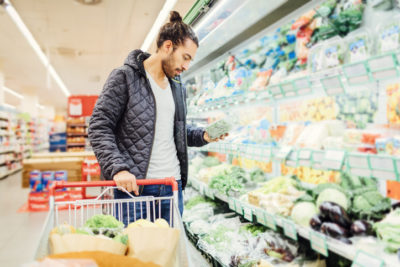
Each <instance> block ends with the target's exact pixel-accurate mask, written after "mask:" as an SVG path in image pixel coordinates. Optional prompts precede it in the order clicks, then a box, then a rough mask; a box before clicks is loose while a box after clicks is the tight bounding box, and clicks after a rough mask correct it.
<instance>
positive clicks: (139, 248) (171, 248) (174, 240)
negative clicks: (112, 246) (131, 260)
mask: <svg viewBox="0 0 400 267" xmlns="http://www.w3.org/2000/svg"><path fill="white" fill-rule="evenodd" d="M125 232H126V233H127V234H128V236H129V251H128V256H131V257H135V258H138V259H140V260H142V261H144V262H154V263H156V264H158V265H160V266H162V267H177V266H179V265H178V264H179V263H178V261H177V259H178V257H177V247H178V243H179V234H180V232H179V230H177V229H173V228H148V227H143V228H129V229H126V230H125Z"/></svg>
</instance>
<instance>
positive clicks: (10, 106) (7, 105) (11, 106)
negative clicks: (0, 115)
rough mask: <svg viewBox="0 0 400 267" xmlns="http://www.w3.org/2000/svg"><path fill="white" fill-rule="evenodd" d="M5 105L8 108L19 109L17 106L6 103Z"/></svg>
mask: <svg viewBox="0 0 400 267" xmlns="http://www.w3.org/2000/svg"><path fill="white" fill-rule="evenodd" d="M3 106H5V107H6V108H11V109H17V108H16V107H15V106H13V105H10V104H7V103H4V104H3Z"/></svg>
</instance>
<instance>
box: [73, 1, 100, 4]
mask: <svg viewBox="0 0 400 267" xmlns="http://www.w3.org/2000/svg"><path fill="white" fill-rule="evenodd" d="M75 1H76V2H78V3H80V4H84V5H97V4H100V2H101V0H75Z"/></svg>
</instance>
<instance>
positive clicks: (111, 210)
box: [35, 178, 191, 267]
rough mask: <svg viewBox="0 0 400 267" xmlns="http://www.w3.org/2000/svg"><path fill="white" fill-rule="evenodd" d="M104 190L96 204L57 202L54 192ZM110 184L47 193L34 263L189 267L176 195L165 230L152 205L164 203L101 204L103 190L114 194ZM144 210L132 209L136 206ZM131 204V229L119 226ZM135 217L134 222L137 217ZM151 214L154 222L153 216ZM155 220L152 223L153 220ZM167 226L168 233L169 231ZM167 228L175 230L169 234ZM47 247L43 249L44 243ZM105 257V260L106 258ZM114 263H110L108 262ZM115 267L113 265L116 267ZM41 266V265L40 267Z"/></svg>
mask: <svg viewBox="0 0 400 267" xmlns="http://www.w3.org/2000/svg"><path fill="white" fill-rule="evenodd" d="M140 183H154V184H165V185H167V186H172V187H173V189H176V188H177V184H176V181H175V180H172V179H167V178H166V179H164V180H150V179H147V180H146V181H138V184H139V185H140ZM90 186H91V187H96V186H106V187H107V189H106V190H105V191H103V192H102V193H101V194H100V196H99V197H97V198H96V199H83V200H72V201H57V200H55V193H56V191H57V189H61V188H74V187H90ZM115 188H116V187H115V182H113V181H96V182H71V183H68V182H66V183H55V186H54V188H53V189H52V190H50V192H49V194H50V209H49V211H50V213H49V216H48V218H47V221H46V225H45V228H44V229H45V230H44V233H43V242H41V244H40V246H39V248H38V250H37V252H36V257H35V258H36V259H38V260H41V259H44V258H46V257H47V258H51V259H54V258H57V259H83V258H86V259H87V258H89V259H93V260H94V261H95V262H96V263H97V265H98V266H100V267H101V266H110V264H111V265H112V266H149V267H152V266H165V267H181V266H182V267H183V266H191V265H189V257H188V255H187V244H186V239H185V237H186V236H185V231H184V230H183V224H182V219H181V218H180V213H179V212H178V207H177V202H178V201H177V199H175V197H177V196H176V194H175V195H174V196H171V197H170V198H168V200H170V202H171V205H172V207H173V208H174V212H172V207H171V211H170V215H172V216H173V217H171V218H172V220H171V221H172V222H173V223H171V224H169V223H168V222H167V221H166V220H165V219H162V218H161V217H162V215H163V214H161V209H159V210H158V211H157V210H156V209H157V205H155V203H156V202H160V201H166V198H165V197H163V198H157V197H144V196H142V197H132V198H130V199H102V196H103V195H104V194H105V193H106V192H107V191H108V190H114V189H115ZM137 202H138V203H140V204H143V205H144V206H143V209H142V208H141V209H135V206H136V205H135V204H136V203H137ZM123 204H125V207H126V208H128V206H131V205H129V204H134V205H132V206H133V213H132V214H130V213H129V212H127V214H126V215H127V216H128V220H129V216H132V217H131V218H130V219H132V218H133V219H135V221H133V222H131V223H130V224H127V225H126V224H124V223H123V222H122V221H123V219H124V218H123V216H121V214H122V209H123V207H124V205H123ZM138 213H140V214H139V215H140V216H139V217H140V218H138V217H137V216H136V215H138ZM156 213H157V214H158V216H156ZM156 218H157V219H156ZM170 225H171V227H170ZM172 226H173V227H174V228H172ZM47 241H48V243H47ZM105 255H107V256H105ZM111 258H112V259H113V261H111V260H110V259H111ZM116 263H118V264H116ZM40 266H42V265H40ZM43 266H44V265H43Z"/></svg>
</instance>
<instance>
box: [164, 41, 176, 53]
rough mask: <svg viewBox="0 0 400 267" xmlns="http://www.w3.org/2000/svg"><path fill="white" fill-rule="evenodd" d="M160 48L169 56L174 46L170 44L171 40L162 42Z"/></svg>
mask: <svg viewBox="0 0 400 267" xmlns="http://www.w3.org/2000/svg"><path fill="white" fill-rule="evenodd" d="M162 47H163V51H164V52H165V53H167V54H170V53H171V52H172V51H173V50H174V44H173V43H172V41H171V40H166V41H164V43H163V45H162Z"/></svg>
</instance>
